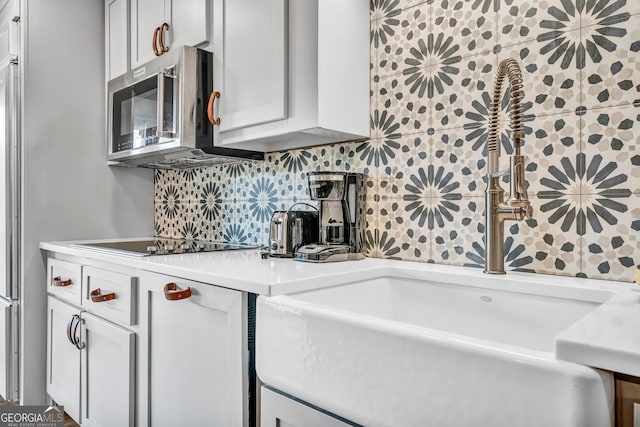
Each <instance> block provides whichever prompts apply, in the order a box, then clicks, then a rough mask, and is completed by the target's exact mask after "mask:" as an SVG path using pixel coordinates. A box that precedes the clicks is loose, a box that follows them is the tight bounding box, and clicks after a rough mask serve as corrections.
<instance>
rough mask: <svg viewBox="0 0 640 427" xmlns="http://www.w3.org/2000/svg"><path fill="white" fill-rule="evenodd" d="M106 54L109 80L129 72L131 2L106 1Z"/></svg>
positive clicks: (126, 0) (120, 0)
mask: <svg viewBox="0 0 640 427" xmlns="http://www.w3.org/2000/svg"><path fill="white" fill-rule="evenodd" d="M104 19H105V25H104V26H105V30H106V37H105V38H104V39H105V53H106V55H107V58H106V61H105V63H106V67H107V69H106V75H107V80H111V79H112V78H114V77H117V76H119V75H121V74H124V73H126V72H127V71H128V70H129V1H128V0H106V1H105V6H104Z"/></svg>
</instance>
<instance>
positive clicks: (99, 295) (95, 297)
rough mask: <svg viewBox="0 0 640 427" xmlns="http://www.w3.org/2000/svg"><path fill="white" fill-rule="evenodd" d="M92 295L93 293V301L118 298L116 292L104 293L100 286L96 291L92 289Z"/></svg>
mask: <svg viewBox="0 0 640 427" xmlns="http://www.w3.org/2000/svg"><path fill="white" fill-rule="evenodd" d="M90 295H91V301H93V302H105V301H111V300H112V299H116V293H115V292H111V293H108V294H104V295H102V291H101V290H100V288H97V289H95V290H94V291H91V294H90Z"/></svg>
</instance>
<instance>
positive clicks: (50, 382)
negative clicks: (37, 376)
mask: <svg viewBox="0 0 640 427" xmlns="http://www.w3.org/2000/svg"><path fill="white" fill-rule="evenodd" d="M78 313H79V311H78V309H76V308H75V307H73V306H71V305H69V304H66V303H64V302H62V301H60V300H58V299H57V298H55V297H51V296H50V297H48V298H47V393H48V394H49V396H51V398H52V399H53V400H54V401H55V402H56V403H58V404H60V405H64V410H65V411H66V412H67V413H68V414H69V416H70V417H71V418H73V419H74V420H76V421H77V422H78V423H80V422H81V419H80V350H78V348H76V346H75V345H74V344H72V343H71V342H70V341H69V339H68V338H67V325H68V324H69V322H70V321H71V319H72V316H73V315H74V314H78Z"/></svg>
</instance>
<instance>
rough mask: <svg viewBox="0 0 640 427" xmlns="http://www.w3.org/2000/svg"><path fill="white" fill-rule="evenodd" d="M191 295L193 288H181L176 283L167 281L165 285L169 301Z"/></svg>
mask: <svg viewBox="0 0 640 427" xmlns="http://www.w3.org/2000/svg"><path fill="white" fill-rule="evenodd" d="M190 296H191V288H187V289H179V288H178V285H176V284H175V283H167V284H166V285H165V286H164V297H165V298H166V299H168V300H169V301H177V300H180V299H185V298H189V297H190Z"/></svg>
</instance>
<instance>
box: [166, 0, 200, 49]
mask: <svg viewBox="0 0 640 427" xmlns="http://www.w3.org/2000/svg"><path fill="white" fill-rule="evenodd" d="M165 10H166V11H167V15H166V22H167V23H169V25H170V27H169V30H168V31H165V34H164V39H165V44H167V43H168V44H167V45H168V46H169V49H174V48H177V47H178V46H184V45H186V46H196V45H199V44H201V43H204V42H208V41H209V38H210V37H209V32H210V31H209V27H210V26H209V21H210V20H209V16H210V15H211V14H210V13H209V0H173V1H172V0H165Z"/></svg>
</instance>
